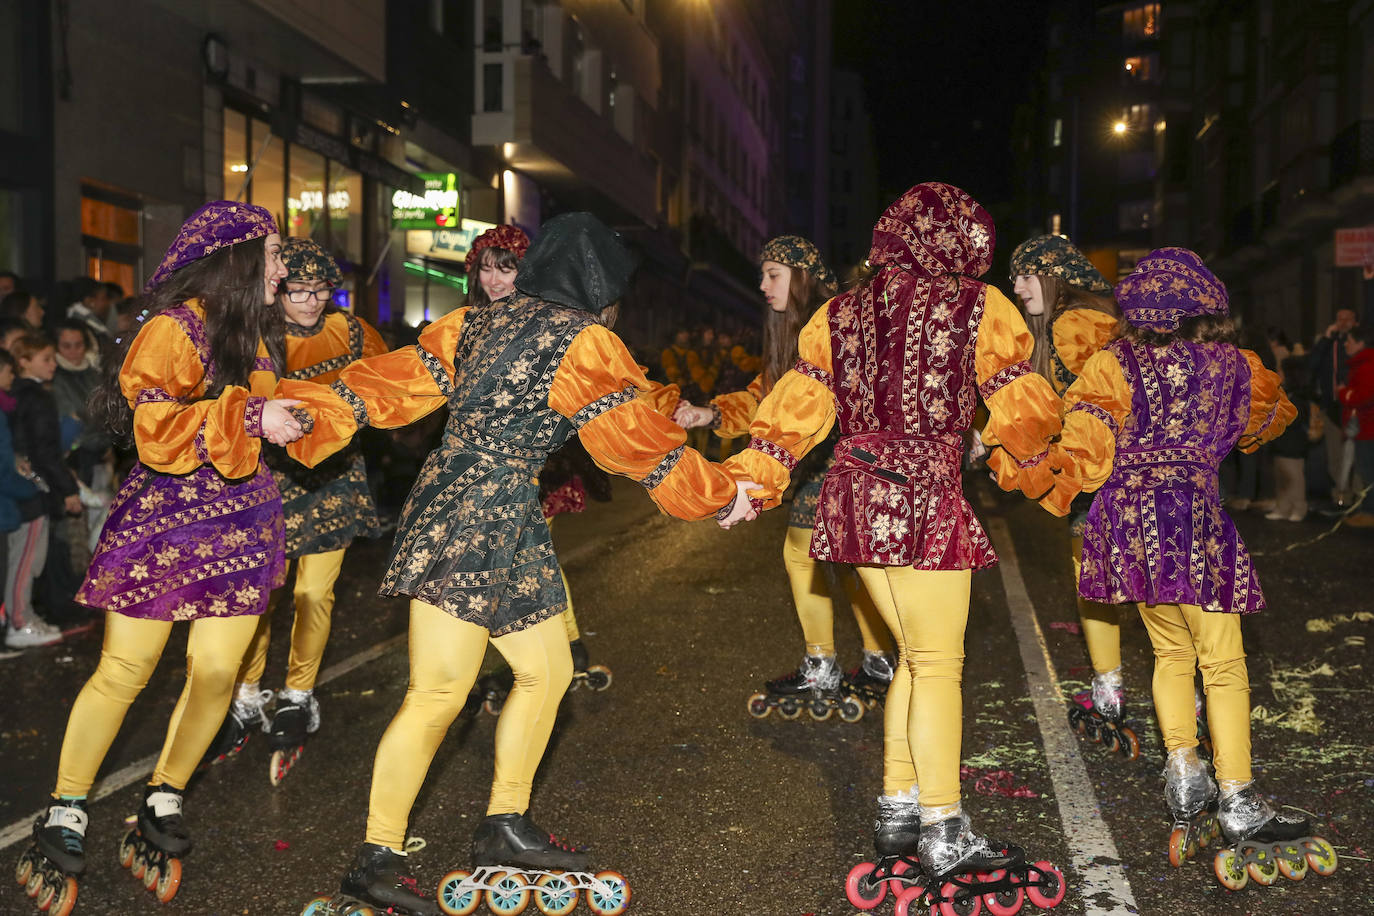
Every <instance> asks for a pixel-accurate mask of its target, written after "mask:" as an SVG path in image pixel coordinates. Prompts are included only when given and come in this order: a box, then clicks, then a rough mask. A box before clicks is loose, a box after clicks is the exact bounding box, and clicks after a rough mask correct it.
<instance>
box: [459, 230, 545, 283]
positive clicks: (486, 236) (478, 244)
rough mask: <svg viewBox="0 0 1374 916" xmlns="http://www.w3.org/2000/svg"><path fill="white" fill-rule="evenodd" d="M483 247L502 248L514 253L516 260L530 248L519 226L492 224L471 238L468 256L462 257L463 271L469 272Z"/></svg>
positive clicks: (528, 239)
mask: <svg viewBox="0 0 1374 916" xmlns="http://www.w3.org/2000/svg"><path fill="white" fill-rule="evenodd" d="M484 248H504V249H506V250H507V251H510V252H513V253H514V254H515V259H516V260H517V261H518V260H520V259H521V258H523V257H524V256H525V252H526V251H529V249H530V237H529V236H528V235H526V234H525V231H524V230H523V229H521V228H520V227H519V226H493V227H492V228H490V229H488V230H487V231H486V232H483V233H482V234H481V235H479V236H477V238H475V239H473V240H472V247H471V248H469V249H468V256H467V257H466V258H464V259H463V271H464V272H465V273H468V274H471V273H472V269H473V268H474V267H476V266H477V259H478V257H479V256H480V255H481V254H482V249H484Z"/></svg>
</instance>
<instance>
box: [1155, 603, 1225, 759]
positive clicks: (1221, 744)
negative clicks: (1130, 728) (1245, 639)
mask: <svg viewBox="0 0 1374 916" xmlns="http://www.w3.org/2000/svg"><path fill="white" fill-rule="evenodd" d="M1140 616H1141V618H1142V619H1143V620H1144V621H1145V629H1146V630H1147V631H1149V634H1150V642H1151V643H1153V644H1154V650H1155V677H1154V698H1155V716H1156V717H1157V718H1158V719H1159V730H1160V731H1161V732H1163V733H1164V748H1165V750H1168V751H1174V750H1177V749H1179V748H1181V747H1197V713H1196V711H1195V709H1194V706H1193V678H1194V671H1195V670H1197V669H1199V668H1200V669H1201V670H1202V689H1203V691H1204V692H1206V694H1207V727H1208V728H1209V729H1210V731H1211V733H1212V747H1213V748H1214V750H1215V751H1216V755H1215V756H1214V757H1213V759H1212V763H1213V765H1214V766H1215V767H1216V773H1217V779H1218V780H1238V781H1240V782H1248V781H1249V780H1250V676H1249V674H1248V672H1247V671H1246V668H1245V646H1244V645H1243V644H1242V642H1241V635H1240V617H1239V615H1236V614H1213V613H1208V612H1206V611H1204V610H1203V609H1202V608H1200V607H1198V606H1197V605H1196V604H1153V605H1151V604H1142V605H1140Z"/></svg>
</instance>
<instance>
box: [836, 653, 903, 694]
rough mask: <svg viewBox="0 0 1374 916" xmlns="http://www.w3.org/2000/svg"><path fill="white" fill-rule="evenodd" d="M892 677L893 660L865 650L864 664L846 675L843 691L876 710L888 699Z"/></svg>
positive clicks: (883, 654) (881, 654)
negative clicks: (888, 689)
mask: <svg viewBox="0 0 1374 916" xmlns="http://www.w3.org/2000/svg"><path fill="white" fill-rule="evenodd" d="M892 675H893V669H892V659H891V658H889V657H888V656H887V655H886V654H885V653H883V652H874V651H872V650H869V649H865V650H864V660H863V664H861V665H860V666H859V667H857V668H855V669H854V670H853V671H850V672H849V673H848V674H846V675H845V677H844V683H843V684H842V689H843V690H844V692H845V693H851V694H853V695H854V696H856V697H858V698H859V699H860V700H862V701H863V704H864V705H865V706H867V707H868V708H869V709H875V708H876V707H877V706H878V704H879V703H882V702H884V701H885V700H886V699H887V688H888V685H890V684H891V683H892Z"/></svg>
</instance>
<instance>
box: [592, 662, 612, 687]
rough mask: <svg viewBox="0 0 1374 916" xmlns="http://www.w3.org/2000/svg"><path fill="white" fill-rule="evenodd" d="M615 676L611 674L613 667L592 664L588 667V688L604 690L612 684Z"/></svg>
mask: <svg viewBox="0 0 1374 916" xmlns="http://www.w3.org/2000/svg"><path fill="white" fill-rule="evenodd" d="M614 679H615V678H614V677H613V676H612V674H611V669H610V668H607V667H606V666H605V665H592V666H591V667H590V668H588V669H587V688H588V689H589V690H595V691H598V692H600V691H602V690H606V689H607V688H609V687H610V686H611V681H613V680H614Z"/></svg>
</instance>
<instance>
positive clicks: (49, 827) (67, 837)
mask: <svg viewBox="0 0 1374 916" xmlns="http://www.w3.org/2000/svg"><path fill="white" fill-rule="evenodd" d="M86 812H87V808H86V799H84V798H78V799H73V800H68V801H62V800H58V799H54V800H53V801H50V802H48V807H47V809H46V810H44V812H43V813H42V814H40V815H39V816H38V820H36V821H34V824H33V840H34V843H36V844H37V845H38V851H39V852H41V853H42V854H43V856H44V858H46V859H48V861H50V862H52V863H53V864H54V865H56V866H57V867H58V868H59V869H61V870H62V873H63V874H67V875H79V874H81V873H82V872H83V871H85V870H86V824H87V822H88V820H87V816H86Z"/></svg>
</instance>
